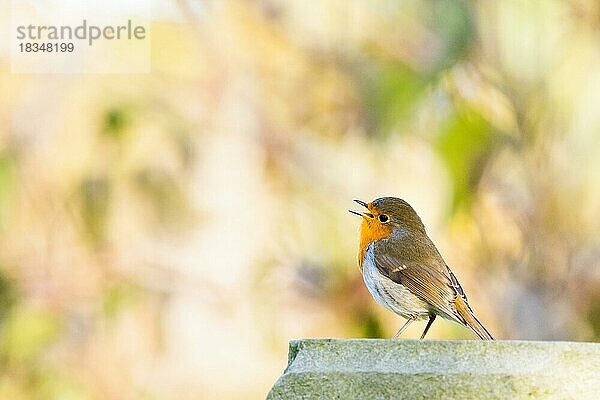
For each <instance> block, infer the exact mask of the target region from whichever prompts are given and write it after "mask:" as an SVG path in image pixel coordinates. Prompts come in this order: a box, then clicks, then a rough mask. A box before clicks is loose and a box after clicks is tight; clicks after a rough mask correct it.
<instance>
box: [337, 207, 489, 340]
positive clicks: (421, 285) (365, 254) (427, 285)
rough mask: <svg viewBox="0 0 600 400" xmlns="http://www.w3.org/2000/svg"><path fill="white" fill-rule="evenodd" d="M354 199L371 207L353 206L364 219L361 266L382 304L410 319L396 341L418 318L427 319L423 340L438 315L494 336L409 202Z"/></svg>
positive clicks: (479, 332) (486, 335) (361, 240)
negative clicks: (479, 316)
mask: <svg viewBox="0 0 600 400" xmlns="http://www.w3.org/2000/svg"><path fill="white" fill-rule="evenodd" d="M354 201H355V202H357V203H358V204H360V205H361V206H363V207H365V208H366V209H367V211H364V212H358V211H352V210H348V211H350V212H351V213H353V214H356V215H358V216H360V217H362V223H361V225H360V245H359V249H358V265H359V267H360V269H361V272H362V275H363V279H364V281H365V284H366V285H367V288H368V289H369V292H370V293H371V295H372V296H373V298H374V299H375V300H376V301H377V302H378V303H379V304H381V305H382V306H384V307H385V308H387V309H388V310H390V311H393V312H395V313H396V314H398V315H400V316H401V317H403V318H406V319H407V321H406V323H404V325H402V327H401V328H400V329H399V330H398V332H396V334H395V335H394V336H393V339H395V338H397V337H398V336H399V335H400V334H401V333H402V331H404V330H405V329H406V328H407V327H408V326H409V325H410V324H411V323H412V322H413V321H415V320H421V319H426V318H428V319H429V321H428V322H427V326H425V330H424V331H423V334H422V335H421V339H423V338H424V337H425V335H426V334H427V331H428V330H429V328H430V327H431V324H433V321H435V318H436V317H437V316H438V315H439V316H440V317H442V318H445V319H448V320H450V321H454V322H458V323H460V324H463V325H464V326H466V327H468V328H471V330H472V331H473V332H475V333H476V334H477V336H479V337H480V338H481V339H487V340H493V339H494V338H493V337H492V335H491V334H490V333H489V332H488V330H487V329H485V327H484V326H483V325H482V324H481V322H479V320H478V319H477V318H476V317H475V314H474V313H473V310H472V309H471V307H470V306H469V303H468V302H467V296H466V295H465V292H464V291H463V289H462V287H461V286H460V283H459V282H458V279H456V275H454V273H453V272H452V271H451V270H450V267H448V265H446V262H445V261H444V259H443V258H442V256H441V255H440V253H439V252H438V250H437V248H436V247H435V245H434V244H433V242H432V241H431V239H429V236H427V233H426V232H425V226H424V225H423V222H421V218H419V216H418V215H417V213H416V212H415V210H414V209H413V208H412V207H411V206H410V205H409V204H408V203H407V202H406V201H404V200H402V199H399V198H396V197H382V198H379V199H376V200H373V201H372V202H371V203H365V202H364V201H361V200H354Z"/></svg>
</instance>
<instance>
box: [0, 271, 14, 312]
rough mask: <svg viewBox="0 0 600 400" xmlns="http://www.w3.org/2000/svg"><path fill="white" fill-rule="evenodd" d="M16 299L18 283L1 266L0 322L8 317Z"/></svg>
mask: <svg viewBox="0 0 600 400" xmlns="http://www.w3.org/2000/svg"><path fill="white" fill-rule="evenodd" d="M16 301H17V288H16V285H15V284H14V282H13V280H12V279H11V278H10V277H9V276H8V275H6V273H5V272H4V271H3V270H2V267H0V323H2V321H3V320H4V319H5V318H6V316H7V315H8V313H9V311H10V309H11V308H12V307H13V305H14V304H15V303H16Z"/></svg>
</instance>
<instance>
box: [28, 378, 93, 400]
mask: <svg viewBox="0 0 600 400" xmlns="http://www.w3.org/2000/svg"><path fill="white" fill-rule="evenodd" d="M37 379H38V382H36V395H37V396H36V397H37V398H38V399H43V400H87V399H91V398H92V397H91V396H90V395H89V394H88V393H87V391H86V390H85V388H84V387H83V386H82V385H81V384H79V383H77V382H75V381H74V380H72V379H70V378H68V377H65V376H63V375H59V374H57V373H55V372H48V373H45V374H43V375H42V376H40V377H38V378H37Z"/></svg>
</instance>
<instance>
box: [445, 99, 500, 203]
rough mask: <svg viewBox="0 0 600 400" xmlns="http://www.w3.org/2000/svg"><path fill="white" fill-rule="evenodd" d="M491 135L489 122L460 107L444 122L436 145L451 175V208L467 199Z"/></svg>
mask: <svg viewBox="0 0 600 400" xmlns="http://www.w3.org/2000/svg"><path fill="white" fill-rule="evenodd" d="M494 139H495V135H494V134H493V131H492V126H491V125H490V124H489V123H488V121H487V120H485V119H484V118H483V117H482V116H481V115H480V114H478V113H477V112H475V111H473V110H470V109H461V110H459V111H457V112H456V113H454V114H452V115H451V116H450V118H449V120H448V121H447V122H446V124H445V127H444V128H443V130H442V134H441V136H440V137H439V138H438V142H437V148H438V151H439V153H440V154H441V156H442V157H443V159H444V160H445V161H446V164H447V166H448V169H449V170H450V173H451V175H452V182H453V186H454V198H453V209H456V208H457V207H459V206H460V205H468V204H469V203H470V201H471V198H472V195H473V191H474V189H475V188H476V186H477V184H478V183H479V178H480V177H481V173H482V172H483V169H484V167H485V161H486V160H487V158H488V157H489V155H490V154H491V152H492V151H493V148H494Z"/></svg>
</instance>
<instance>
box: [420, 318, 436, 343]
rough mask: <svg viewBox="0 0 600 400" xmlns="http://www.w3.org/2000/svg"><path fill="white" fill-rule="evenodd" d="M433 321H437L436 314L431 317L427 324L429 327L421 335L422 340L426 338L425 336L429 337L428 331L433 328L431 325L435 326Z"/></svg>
mask: <svg viewBox="0 0 600 400" xmlns="http://www.w3.org/2000/svg"><path fill="white" fill-rule="evenodd" d="M433 321H435V314H431V315H430V316H429V321H428V322H427V326H425V330H424V331H423V334H422V335H421V339H423V338H425V335H427V331H428V330H429V327H431V324H433Z"/></svg>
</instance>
